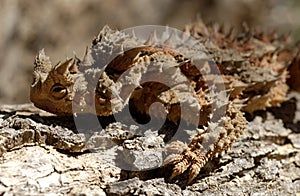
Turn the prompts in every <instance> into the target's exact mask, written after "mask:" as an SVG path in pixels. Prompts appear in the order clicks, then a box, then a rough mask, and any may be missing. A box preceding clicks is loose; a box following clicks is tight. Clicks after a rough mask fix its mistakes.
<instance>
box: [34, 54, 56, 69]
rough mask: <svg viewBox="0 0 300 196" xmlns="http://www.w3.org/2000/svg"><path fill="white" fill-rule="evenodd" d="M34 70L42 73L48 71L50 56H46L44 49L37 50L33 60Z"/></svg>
mask: <svg viewBox="0 0 300 196" xmlns="http://www.w3.org/2000/svg"><path fill="white" fill-rule="evenodd" d="M34 65H35V67H34V71H40V72H42V73H49V71H50V70H51V68H52V65H51V61H50V58H49V57H48V56H46V54H45V51H44V49H42V50H40V51H39V54H38V55H37V56H36V58H35V61H34Z"/></svg>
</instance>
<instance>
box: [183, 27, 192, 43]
mask: <svg viewBox="0 0 300 196" xmlns="http://www.w3.org/2000/svg"><path fill="white" fill-rule="evenodd" d="M190 36H191V33H190V31H189V29H188V27H187V26H185V28H184V31H183V33H182V36H181V39H182V41H183V42H185V41H186V40H188V39H189V37H190Z"/></svg>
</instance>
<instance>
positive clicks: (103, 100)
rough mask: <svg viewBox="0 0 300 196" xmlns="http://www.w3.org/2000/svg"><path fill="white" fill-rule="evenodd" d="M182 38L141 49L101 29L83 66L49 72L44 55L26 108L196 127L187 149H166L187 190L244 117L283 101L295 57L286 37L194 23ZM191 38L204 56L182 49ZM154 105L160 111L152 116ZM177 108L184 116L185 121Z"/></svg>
mask: <svg viewBox="0 0 300 196" xmlns="http://www.w3.org/2000/svg"><path fill="white" fill-rule="evenodd" d="M182 35H183V36H182V37H176V35H173V34H170V35H169V37H167V38H166V39H165V40H159V43H164V44H157V42H158V41H157V37H156V36H155V34H154V33H153V34H152V36H150V37H149V39H148V40H146V42H145V41H143V42H141V40H139V39H138V38H136V37H135V36H130V35H127V34H126V33H124V32H120V31H116V30H112V29H110V28H109V27H107V26H106V27H104V28H103V30H102V31H101V32H100V34H99V35H98V36H97V37H96V38H95V39H94V40H93V42H92V46H91V47H88V48H87V50H86V53H85V56H84V57H83V58H82V59H79V58H78V57H76V56H75V57H73V58H71V59H67V60H66V61H64V62H59V63H58V64H57V65H55V66H54V65H52V64H51V62H50V59H49V57H48V56H46V54H45V53H44V51H43V50H42V51H40V53H39V54H38V56H37V57H36V60H35V67H34V71H33V83H32V86H31V93H30V95H31V101H32V102H33V103H34V105H35V106H37V107H39V108H41V109H43V110H46V111H48V112H51V113H54V114H57V115H73V114H75V113H76V114H80V113H94V114H97V115H98V116H111V115H114V114H116V113H120V112H122V110H123V109H124V108H125V107H127V106H128V105H129V109H130V111H133V112H132V113H133V114H135V115H134V116H133V118H135V119H136V120H137V121H144V120H145V119H148V118H150V117H153V118H162V117H166V118H167V119H168V120H169V121H171V122H173V123H174V124H178V123H179V121H180V120H181V119H183V120H184V121H185V122H186V123H187V124H197V127H198V132H197V134H196V136H195V137H194V138H193V139H192V140H191V142H190V143H189V144H188V145H187V146H185V145H182V144H181V142H177V141H174V142H172V143H171V144H170V145H169V146H168V147H167V148H166V149H167V150H170V151H172V150H174V149H176V150H175V151H177V153H178V154H175V155H171V156H169V157H168V158H167V159H166V160H165V164H169V165H174V167H173V172H172V175H171V177H170V178H174V177H175V176H178V175H181V174H182V173H184V172H188V176H189V180H188V181H189V182H191V181H192V180H193V179H194V178H195V177H196V176H197V175H198V173H199V172H200V170H201V168H202V167H203V166H204V165H205V164H206V163H207V162H208V161H209V160H210V159H212V158H214V157H215V156H218V155H219V154H222V153H224V152H226V151H227V150H229V149H230V147H231V145H232V144H233V143H234V142H235V141H236V139H237V137H238V136H239V135H240V134H241V133H242V131H243V130H244V128H245V125H246V123H247V121H246V119H245V117H244V116H243V113H244V112H247V113H250V114H253V112H255V111H257V110H264V109H266V108H267V107H272V106H278V105H280V103H281V102H283V101H284V100H285V97H286V93H287V92H288V86H287V84H286V80H287V77H288V75H289V74H288V67H289V65H290V64H291V62H292V61H293V58H294V56H295V51H294V50H292V49H291V48H290V46H289V45H288V39H287V38H286V37H276V36H275V35H274V34H264V33H261V32H257V31H255V30H250V29H248V28H246V27H245V30H244V32H242V33H240V34H235V33H233V31H232V30H230V31H227V32H226V31H225V30H224V28H222V27H219V26H218V25H211V26H206V25H204V24H203V23H202V22H201V21H198V22H196V23H194V24H190V25H187V26H186V28H185V31H184V33H183V34H182ZM190 35H191V36H193V37H194V38H196V39H197V42H198V43H200V44H201V45H203V46H204V47H205V49H206V51H202V50H200V49H199V50H198V49H197V48H196V49H195V48H192V47H193V45H192V43H191V50H189V49H186V48H184V49H182V48H180V47H179V46H180V45H181V44H183V43H185V42H187V41H188V40H186V39H185V37H184V36H187V37H189V36H190ZM159 39H160V38H159ZM193 44H195V42H193ZM195 51H196V52H198V53H197V55H200V56H201V55H202V54H203V55H202V56H204V57H207V55H210V56H211V57H212V59H213V62H215V63H216V66H217V68H218V69H219V70H218V71H216V70H214V69H212V67H211V66H210V64H211V63H212V59H207V58H202V59H196V60H200V62H201V63H200V64H199V61H195V59H193V58H192V57H193V55H195V54H194V53H195ZM204 54H205V55H204ZM196 62H197V63H196ZM153 78H159V82H155V81H152V80H151V79H153ZM144 81H146V82H144ZM147 81H152V82H147ZM166 84H167V85H166ZM220 86H221V87H222V86H223V87H224V88H219V87H220ZM216 89H217V90H216ZM191 92H192V93H191ZM190 95H192V96H190ZM154 102H159V103H161V105H163V106H164V107H163V108H164V110H160V109H159V108H154V109H153V108H151V110H150V109H149V108H150V106H151V107H152V105H151V104H152V103H154ZM161 105H160V106H161ZM182 105H187V110H186V111H189V112H185V113H184V115H181V112H182V111H181V106H182ZM150 111H151V112H150ZM195 116H196V120H195Z"/></svg>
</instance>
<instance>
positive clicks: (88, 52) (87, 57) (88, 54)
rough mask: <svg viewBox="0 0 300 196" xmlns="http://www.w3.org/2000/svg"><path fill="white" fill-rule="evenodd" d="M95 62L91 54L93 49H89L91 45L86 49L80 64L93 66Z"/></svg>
mask: <svg viewBox="0 0 300 196" xmlns="http://www.w3.org/2000/svg"><path fill="white" fill-rule="evenodd" d="M92 64H93V58H92V55H91V50H90V49H89V47H88V46H87V47H86V49H85V53H84V56H83V59H82V62H81V63H80V65H82V66H91V65H92Z"/></svg>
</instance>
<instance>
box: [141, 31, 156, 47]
mask: <svg viewBox="0 0 300 196" xmlns="http://www.w3.org/2000/svg"><path fill="white" fill-rule="evenodd" d="M155 43H157V36H156V31H153V32H152V33H151V34H150V36H149V37H148V39H147V40H146V42H145V43H144V44H145V45H153V44H155Z"/></svg>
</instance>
